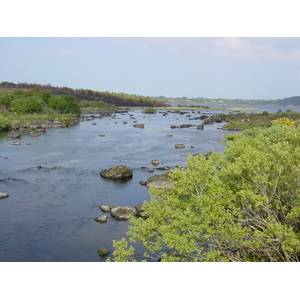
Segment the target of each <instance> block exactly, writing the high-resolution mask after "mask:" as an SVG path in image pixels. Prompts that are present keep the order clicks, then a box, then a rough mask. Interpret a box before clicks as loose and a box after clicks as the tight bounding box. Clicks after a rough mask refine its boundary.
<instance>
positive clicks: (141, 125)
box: [133, 124, 145, 128]
mask: <svg viewBox="0 0 300 300" xmlns="http://www.w3.org/2000/svg"><path fill="white" fill-rule="evenodd" d="M133 127H136V128H145V125H144V124H134V125H133Z"/></svg>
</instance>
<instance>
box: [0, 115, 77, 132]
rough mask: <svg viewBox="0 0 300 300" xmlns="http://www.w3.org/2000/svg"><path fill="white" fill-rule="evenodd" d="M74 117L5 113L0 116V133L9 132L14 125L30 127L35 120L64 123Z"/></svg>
mask: <svg viewBox="0 0 300 300" xmlns="http://www.w3.org/2000/svg"><path fill="white" fill-rule="evenodd" d="M70 117H76V115H75V114H16V113H12V112H5V113H1V114H0V131H1V129H2V131H4V130H9V129H10V128H12V127H13V126H14V125H15V124H21V125H30V124H32V123H33V121H35V120H46V119H53V120H54V121H58V122H62V123H64V122H66V119H67V118H70Z"/></svg>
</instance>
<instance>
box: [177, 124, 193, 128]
mask: <svg viewBox="0 0 300 300" xmlns="http://www.w3.org/2000/svg"><path fill="white" fill-rule="evenodd" d="M192 126H196V125H192V124H182V125H180V128H190V127H192Z"/></svg>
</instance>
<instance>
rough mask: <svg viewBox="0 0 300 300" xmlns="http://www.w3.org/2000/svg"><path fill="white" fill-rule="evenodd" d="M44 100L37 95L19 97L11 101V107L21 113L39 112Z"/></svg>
mask: <svg viewBox="0 0 300 300" xmlns="http://www.w3.org/2000/svg"><path fill="white" fill-rule="evenodd" d="M43 105H44V102H43V101H42V100H40V99H38V98H35V97H27V98H18V99H15V100H13V101H11V105H10V109H11V111H13V112H16V113H19V114H33V113H36V112H39V111H40V110H41V109H42V107H43Z"/></svg>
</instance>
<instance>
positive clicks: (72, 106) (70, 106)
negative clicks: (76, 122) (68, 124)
mask: <svg viewBox="0 0 300 300" xmlns="http://www.w3.org/2000/svg"><path fill="white" fill-rule="evenodd" d="M48 106H49V107H52V108H54V109H55V110H58V111H59V112H60V113H64V114H66V113H80V107H79V105H78V104H77V103H76V98H75V97H74V96H71V95H59V96H58V95H57V96H53V97H51V98H50V99H49V100H48Z"/></svg>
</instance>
